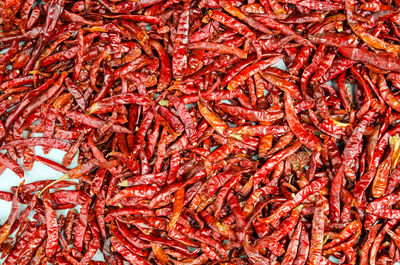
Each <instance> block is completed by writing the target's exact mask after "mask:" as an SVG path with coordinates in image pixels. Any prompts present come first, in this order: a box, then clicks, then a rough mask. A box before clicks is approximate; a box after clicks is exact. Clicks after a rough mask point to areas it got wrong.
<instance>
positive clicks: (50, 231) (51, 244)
mask: <svg viewBox="0 0 400 265" xmlns="http://www.w3.org/2000/svg"><path fill="white" fill-rule="evenodd" d="M43 206H44V209H45V214H46V230H47V241H46V256H48V257H52V256H54V254H55V252H56V251H57V246H58V225H57V214H56V211H55V210H54V209H53V206H52V204H51V199H50V196H49V193H48V191H47V192H44V194H43Z"/></svg>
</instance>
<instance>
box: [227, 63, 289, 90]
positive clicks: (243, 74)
mask: <svg viewBox="0 0 400 265" xmlns="http://www.w3.org/2000/svg"><path fill="white" fill-rule="evenodd" d="M281 59H282V57H281V56H277V57H271V58H267V59H264V60H262V61H259V62H256V63H254V64H252V65H250V66H248V67H246V68H244V69H243V70H241V71H240V73H239V74H237V75H236V76H234V77H233V78H232V79H231V80H230V81H229V83H228V89H229V90H235V89H237V87H238V86H239V85H240V84H241V83H243V82H244V80H246V79H247V78H249V77H250V76H253V75H254V74H256V73H258V72H260V71H262V70H264V69H266V68H268V67H270V66H272V65H274V64H276V63H277V62H279V61H280V60H281Z"/></svg>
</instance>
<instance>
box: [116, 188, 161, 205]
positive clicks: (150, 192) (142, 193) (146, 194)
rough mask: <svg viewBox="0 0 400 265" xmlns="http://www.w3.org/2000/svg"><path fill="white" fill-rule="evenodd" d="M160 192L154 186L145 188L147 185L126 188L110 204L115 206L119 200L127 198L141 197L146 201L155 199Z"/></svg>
mask: <svg viewBox="0 0 400 265" xmlns="http://www.w3.org/2000/svg"><path fill="white" fill-rule="evenodd" d="M158 191H159V188H157V187H154V186H145V185H138V186H134V187H130V188H126V189H124V190H122V191H120V192H119V193H118V194H117V195H115V196H114V197H113V198H112V199H111V200H110V201H109V202H108V203H109V204H114V203H116V202H117V201H118V200H121V199H123V198H127V197H139V198H144V199H151V198H153V197H154V195H155V194H156V192H158Z"/></svg>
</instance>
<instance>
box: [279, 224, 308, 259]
mask: <svg viewBox="0 0 400 265" xmlns="http://www.w3.org/2000/svg"><path fill="white" fill-rule="evenodd" d="M302 229H303V223H302V222H299V223H298V225H297V226H296V229H295V230H294V232H293V235H292V237H291V239H290V243H289V245H288V250H287V251H286V253H285V256H284V257H283V260H282V263H281V264H282V265H287V264H293V263H294V261H295V259H296V256H297V253H298V247H299V245H300V241H299V240H300V235H301V233H302Z"/></svg>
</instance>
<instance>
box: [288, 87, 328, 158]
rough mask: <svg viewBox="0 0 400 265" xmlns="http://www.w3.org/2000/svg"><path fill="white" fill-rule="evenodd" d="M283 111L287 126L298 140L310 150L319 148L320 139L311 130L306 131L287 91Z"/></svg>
mask: <svg viewBox="0 0 400 265" xmlns="http://www.w3.org/2000/svg"><path fill="white" fill-rule="evenodd" d="M285 113H286V116H287V121H288V124H289V127H290V128H291V129H292V131H293V132H294V133H295V135H296V136H297V137H298V138H299V140H300V141H301V142H302V143H303V144H304V145H306V146H307V147H309V148H310V149H312V150H320V149H321V140H320V139H319V138H318V137H317V136H315V135H314V134H313V133H312V132H310V131H307V130H306V129H305V128H304V126H303V125H302V124H301V123H300V121H299V119H298V118H297V115H296V113H295V110H294V106H293V100H292V98H291V96H290V95H289V93H288V92H285Z"/></svg>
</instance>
